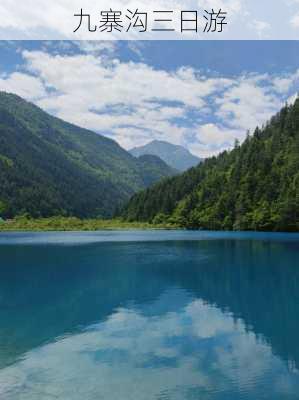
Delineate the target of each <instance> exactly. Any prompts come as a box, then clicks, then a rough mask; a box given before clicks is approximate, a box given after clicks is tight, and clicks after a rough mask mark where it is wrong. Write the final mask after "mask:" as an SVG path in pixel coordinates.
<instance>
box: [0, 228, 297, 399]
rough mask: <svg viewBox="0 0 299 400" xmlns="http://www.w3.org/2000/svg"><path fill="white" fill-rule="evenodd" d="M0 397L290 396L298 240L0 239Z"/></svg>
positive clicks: (150, 234)
mask: <svg viewBox="0 0 299 400" xmlns="http://www.w3.org/2000/svg"><path fill="white" fill-rule="evenodd" d="M0 399H1V400H2V399H3V400H44V399H45V400H48V399H49V400H52V399H59V400H101V399H105V400H168V399H171V400H182V399H186V400H191V399H199V400H206V399H209V400H239V399H241V400H245V399H246V400H263V399H264V400H265V399H267V400H295V399H299V236H298V235H287V234H251V233H246V234H245V233H242V234H241V233H240V234H239V233H234V234H231V233H213V232H212V233H211V232H210V233H206V232H180V231H177V232H167V231H159V232H154V231H147V232H98V233H80V232H77V233H49V234H48V233H40V234H31V233H9V234H0Z"/></svg>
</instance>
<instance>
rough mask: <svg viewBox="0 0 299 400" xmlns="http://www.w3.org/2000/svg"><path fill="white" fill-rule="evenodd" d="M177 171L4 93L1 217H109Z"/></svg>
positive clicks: (0, 110)
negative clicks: (130, 199) (145, 190)
mask: <svg viewBox="0 0 299 400" xmlns="http://www.w3.org/2000/svg"><path fill="white" fill-rule="evenodd" d="M174 173H175V171H174V170H173V169H172V168H170V167H169V166H168V165H167V164H166V163H165V162H163V161H162V160H160V159H159V158H158V157H154V156H152V157H142V158H141V159H137V158H135V157H133V156H132V155H131V154H130V153H128V152H127V151H125V150H124V149H123V148H121V147H120V146H119V145H118V144H117V143H116V142H115V141H113V140H111V139H108V138H105V137H103V136H101V135H99V134H96V133H94V132H90V131H88V130H86V129H82V128H79V127H77V126H74V125H72V124H69V123H66V122H64V121H62V120H60V119H58V118H55V117H53V116H50V115H49V114H47V113H45V112H44V111H42V110H41V109H40V108H38V107H36V106H34V105H33V104H31V103H28V102H26V101H25V100H23V99H21V98H20V97H18V96H15V95H12V94H7V93H4V92H0V217H4V218H12V217H15V216H17V215H26V214H27V215H29V216H32V217H49V216H54V215H61V216H77V217H81V218H86V217H109V216H111V215H112V214H113V213H114V212H115V210H116V208H117V207H120V206H121V205H123V203H124V202H125V201H127V200H128V199H129V198H130V197H131V196H132V194H133V193H135V192H137V191H138V190H141V189H144V188H145V187H147V186H148V185H151V184H153V183H154V182H157V181H158V180H159V179H161V178H163V177H166V176H167V177H169V176H171V175H173V174H174Z"/></svg>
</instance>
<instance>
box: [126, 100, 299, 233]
mask: <svg viewBox="0 0 299 400" xmlns="http://www.w3.org/2000/svg"><path fill="white" fill-rule="evenodd" d="M122 215H123V217H124V218H125V219H127V220H129V221H133V220H134V221H150V222H154V223H162V222H168V223H169V222H170V223H176V224H179V225H181V226H183V227H186V228H190V229H192V228H194V229H209V230H265V231H266V230H267V231H299V98H298V99H297V100H296V102H295V103H294V105H286V106H285V107H284V108H283V109H282V110H281V111H280V112H279V113H278V114H277V115H275V116H274V117H273V118H272V119H271V120H270V121H269V122H268V123H267V124H266V125H265V126H264V127H262V128H256V130H255V131H254V132H253V134H252V135H250V134H249V133H248V136H247V138H246V140H245V142H244V143H243V144H242V145H240V144H239V143H238V142H236V143H235V147H234V149H233V150H231V151H225V152H223V153H222V154H220V155H219V156H217V157H212V158H210V159H207V160H206V161H205V162H203V163H202V164H200V165H199V166H198V167H195V168H192V169H190V170H188V171H187V172H185V173H184V174H182V175H179V176H175V177H172V178H169V179H166V180H164V181H163V182H160V183H157V184H155V185H154V186H153V187H151V188H149V189H147V190H145V191H142V192H141V193H138V194H136V195H134V196H133V197H132V199H131V200H130V202H129V203H128V204H127V205H126V206H125V208H124V209H123V210H122Z"/></svg>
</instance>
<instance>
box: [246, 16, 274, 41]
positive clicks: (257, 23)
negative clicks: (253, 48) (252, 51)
mask: <svg viewBox="0 0 299 400" xmlns="http://www.w3.org/2000/svg"><path fill="white" fill-rule="evenodd" d="M249 26H250V27H251V28H252V29H253V30H254V31H255V32H256V33H257V35H258V37H259V38H260V39H261V38H266V37H267V32H268V31H269V29H270V28H271V25H270V24H269V22H266V21H262V20H257V19H254V20H253V21H252V22H251V23H250V24H249Z"/></svg>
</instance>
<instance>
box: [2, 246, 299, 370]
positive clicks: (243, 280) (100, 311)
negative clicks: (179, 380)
mask: <svg viewBox="0 0 299 400" xmlns="http://www.w3.org/2000/svg"><path fill="white" fill-rule="evenodd" d="M298 261H299V252H298V248H297V249H296V244H295V243H293V244H292V243H284V244H283V243H280V244H279V243H274V242H273V243H266V242H250V241H229V240H228V241H205V242H204V241H202V242H189V243H182V242H171V243H147V244H142V243H136V244H134V243H131V244H125V243H114V244H107V243H106V244H100V245H99V244H96V245H88V246H77V247H67V246H65V247H63V246H60V247H59V246H50V247H42V246H39V247H29V246H28V247H18V250H17V251H16V248H15V247H2V248H1V270H0V278H1V279H0V321H1V322H0V343H1V347H0V363H1V364H0V366H1V365H5V364H7V363H10V362H13V361H14V360H15V357H17V356H18V355H21V354H23V353H24V352H25V351H28V350H30V349H32V348H34V347H36V346H39V345H41V344H43V343H45V342H48V341H52V340H54V339H55V338H56V337H58V336H61V335H66V334H69V333H73V332H76V331H78V330H80V329H82V328H83V327H86V326H88V325H90V324H92V323H94V322H97V321H100V320H103V319H105V318H106V317H107V316H109V315H110V314H111V313H112V312H113V310H115V308H117V307H120V306H123V307H124V306H127V307H130V306H132V305H134V306H136V307H138V308H141V309H142V311H144V312H149V310H150V309H151V312H152V313H154V314H163V312H165V310H166V311H167V310H169V309H173V308H174V307H175V308H177V307H180V306H184V305H185V298H184V299H183V297H182V298H178V299H175V304H174V302H173V299H171V298H169V299H168V302H169V304H165V305H164V307H163V309H159V308H158V307H156V308H155V307H154V306H153V304H155V300H157V299H158V298H159V297H160V296H161V295H162V294H163V293H165V291H166V290H168V289H171V288H172V287H174V286H175V287H180V288H182V289H185V290H186V291H187V292H189V294H190V295H192V296H193V297H199V298H202V299H204V300H205V301H207V302H209V303H213V304H216V305H217V307H219V308H221V309H222V310H223V311H227V310H229V311H230V312H232V313H233V315H234V316H235V318H242V319H243V320H244V322H245V324H246V326H247V327H248V329H251V330H253V331H254V332H255V333H256V334H257V335H260V336H262V337H263V339H264V340H267V342H268V343H269V344H270V345H271V346H272V349H273V351H274V352H276V353H277V354H279V355H280V357H282V358H283V359H285V360H293V361H294V362H295V363H296V365H297V367H298V366H299V348H298V346H297V332H298V331H299V320H298V305H299V269H298V268H296V267H297V266H298V265H299V262H298Z"/></svg>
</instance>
